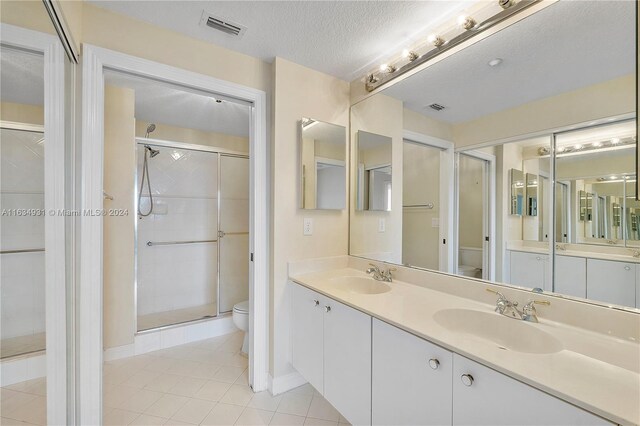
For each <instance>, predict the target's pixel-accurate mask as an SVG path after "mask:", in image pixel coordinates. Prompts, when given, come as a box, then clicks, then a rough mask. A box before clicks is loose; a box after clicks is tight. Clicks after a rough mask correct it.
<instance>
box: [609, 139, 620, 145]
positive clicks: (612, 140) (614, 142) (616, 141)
mask: <svg viewBox="0 0 640 426" xmlns="http://www.w3.org/2000/svg"><path fill="white" fill-rule="evenodd" d="M611 143H612V144H614V145H616V144H619V143H620V138H613V139H611Z"/></svg>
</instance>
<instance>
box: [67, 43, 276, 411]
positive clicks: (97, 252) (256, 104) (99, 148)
mask: <svg viewBox="0 0 640 426" xmlns="http://www.w3.org/2000/svg"><path fill="white" fill-rule="evenodd" d="M105 68H108V69H110V70H116V71H122V72H127V73H130V74H135V75H139V76H142V77H146V78H151V79H155V80H159V81H165V82H168V83H172V84H178V85H181V86H183V87H185V88H193V89H196V90H200V91H205V92H210V93H216V94H218V95H223V96H228V97H231V98H234V99H239V100H242V101H245V102H247V103H249V104H251V105H252V110H251V124H250V157H251V158H250V164H251V165H250V198H251V200H250V211H251V223H250V232H251V240H250V250H251V252H252V253H254V261H253V262H252V263H251V264H250V278H249V281H250V284H249V300H250V313H249V322H250V325H249V336H250V338H249V383H250V384H251V385H252V387H253V389H254V391H256V392H258V391H261V390H264V389H266V387H267V359H268V321H269V316H268V309H269V306H268V293H269V292H268V283H269V270H268V268H269V264H268V259H269V252H268V248H269V246H268V232H269V226H268V225H269V205H268V198H267V196H268V190H269V187H268V182H269V180H270V179H269V174H268V163H269V160H268V155H267V154H268V151H267V149H268V144H267V114H266V109H267V104H266V93H265V92H264V91H261V90H257V89H253V88H250V87H246V86H241V85H239V84H234V83H230V82H227V81H223V80H220V79H217V78H213V77H210V76H206V75H202V74H198V73H194V72H191V71H186V70H183V69H180V68H175V67H172V66H169V65H165V64H161V63H158V62H153V61H149V60H146V59H141V58H137V57H135V56H131V55H127V54H123V53H119V52H115V51H112V50H108V49H104V48H100V47H96V46H93V45H89V44H85V45H84V46H83V87H82V165H81V179H82V182H83V187H82V194H81V207H82V208H83V209H85V210H89V211H96V210H101V209H102V208H103V197H102V183H103V163H104V70H105ZM102 222H103V221H102V218H101V217H100V216H97V217H89V216H83V217H82V218H81V222H80V230H81V238H80V252H81V253H82V255H81V258H80V285H79V289H80V296H79V321H78V329H79V330H78V336H79V340H80V345H79V371H78V373H79V378H78V393H79V395H80V396H81V398H82V399H81V404H80V409H79V423H81V424H100V423H101V421H102V359H103V348H102V255H103V254H102V241H103V235H102Z"/></svg>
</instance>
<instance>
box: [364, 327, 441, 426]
mask: <svg viewBox="0 0 640 426" xmlns="http://www.w3.org/2000/svg"><path fill="white" fill-rule="evenodd" d="M452 366H453V355H452V353H451V352H449V351H448V350H446V349H443V348H441V347H439V346H436V345H434V344H432V343H429V342H427V341H426V340H423V339H421V338H419V337H416V336H414V335H412V334H409V333H407V332H406V331H403V330H400V329H399V328H396V327H393V326H391V325H389V324H387V323H385V322H382V321H379V320H377V319H374V320H373V369H372V371H373V374H372V392H371V395H372V398H371V399H372V401H371V405H372V424H374V425H448V424H451V410H452V400H451V374H452Z"/></svg>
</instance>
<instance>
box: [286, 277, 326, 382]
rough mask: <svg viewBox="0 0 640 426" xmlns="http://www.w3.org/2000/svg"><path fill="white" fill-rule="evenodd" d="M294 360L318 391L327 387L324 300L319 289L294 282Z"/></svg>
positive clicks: (292, 322)
mask: <svg viewBox="0 0 640 426" xmlns="http://www.w3.org/2000/svg"><path fill="white" fill-rule="evenodd" d="M292 299H293V300H292V305H291V312H292V321H291V324H292V331H291V341H292V350H291V363H292V364H293V366H294V367H295V369H296V370H298V373H300V374H301V375H302V376H303V377H304V378H305V379H306V380H307V381H308V382H309V383H310V384H311V386H313V387H314V388H316V389H317V390H318V392H321V393H322V392H323V390H324V359H323V357H324V355H323V351H324V344H323V337H322V336H323V334H324V323H323V322H324V311H323V306H324V304H323V303H322V302H323V301H324V299H323V297H321V296H320V295H319V294H318V293H316V292H314V291H311V290H309V289H308V288H306V287H303V286H300V285H294V286H292Z"/></svg>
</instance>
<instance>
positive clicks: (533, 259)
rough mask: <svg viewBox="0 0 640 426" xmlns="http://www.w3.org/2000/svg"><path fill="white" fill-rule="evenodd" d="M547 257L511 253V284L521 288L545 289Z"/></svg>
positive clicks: (534, 254) (519, 252)
mask: <svg viewBox="0 0 640 426" xmlns="http://www.w3.org/2000/svg"><path fill="white" fill-rule="evenodd" d="M547 257H548V256H547V255H544V254H536V253H524V252H521V251H512V252H511V284H515V285H519V286H522V287H540V288H541V289H543V290H551V289H549V288H546V287H547V268H546V265H547Z"/></svg>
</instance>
